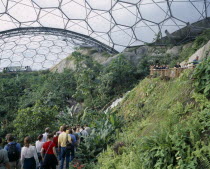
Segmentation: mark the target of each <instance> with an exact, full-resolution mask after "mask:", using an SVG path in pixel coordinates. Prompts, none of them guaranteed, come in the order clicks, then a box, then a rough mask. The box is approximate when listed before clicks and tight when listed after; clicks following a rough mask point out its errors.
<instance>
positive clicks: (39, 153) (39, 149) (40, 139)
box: [36, 134, 44, 166]
mask: <svg viewBox="0 0 210 169" xmlns="http://www.w3.org/2000/svg"><path fill="white" fill-rule="evenodd" d="M37 139H38V140H37V141H36V151H37V155H38V159H39V163H40V164H39V165H40V166H41V164H42V156H41V149H42V146H43V144H44V142H42V139H43V135H42V134H40V135H39V136H38V138H37Z"/></svg>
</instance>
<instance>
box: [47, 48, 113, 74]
mask: <svg viewBox="0 0 210 169" xmlns="http://www.w3.org/2000/svg"><path fill="white" fill-rule="evenodd" d="M78 52H80V53H82V54H83V55H89V56H92V58H93V60H94V61H97V62H98V63H100V64H103V63H104V62H106V61H107V60H108V59H109V57H112V56H113V55H110V54H108V53H106V52H99V51H97V50H96V49H94V48H83V49H78ZM64 69H72V70H74V69H75V63H74V60H72V59H71V55H70V56H68V57H67V58H66V59H64V60H62V61H61V62H60V63H58V64H57V65H55V66H54V67H52V68H51V69H50V71H52V72H58V73H61V72H63V71H64Z"/></svg>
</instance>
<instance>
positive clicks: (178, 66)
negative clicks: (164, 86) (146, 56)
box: [150, 56, 199, 70]
mask: <svg viewBox="0 0 210 169" xmlns="http://www.w3.org/2000/svg"><path fill="white" fill-rule="evenodd" d="M197 64H199V56H196V58H195V59H194V60H193V61H192V62H190V63H184V64H183V65H182V66H181V65H180V63H179V62H177V63H176V65H175V66H174V68H177V69H178V68H189V67H193V68H194V67H195V66H196V65H197ZM169 68H170V67H169V65H150V70H151V69H169Z"/></svg>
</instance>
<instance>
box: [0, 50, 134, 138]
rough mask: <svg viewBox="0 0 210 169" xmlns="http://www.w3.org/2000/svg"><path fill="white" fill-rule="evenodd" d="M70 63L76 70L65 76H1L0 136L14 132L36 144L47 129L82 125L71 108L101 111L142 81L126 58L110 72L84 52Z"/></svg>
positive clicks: (42, 74) (8, 74) (111, 66)
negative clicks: (37, 138)
mask: <svg viewBox="0 0 210 169" xmlns="http://www.w3.org/2000/svg"><path fill="white" fill-rule="evenodd" d="M71 59H73V60H74V61H75V65H76V67H75V70H65V71H64V72H63V73H51V72H48V71H43V72H31V73H1V74H0V78H1V81H0V102H1V105H0V114H1V117H0V118H1V122H2V125H1V130H0V136H4V135H5V134H6V133H8V132H12V131H13V130H14V132H15V134H16V135H17V138H18V140H19V141H22V140H23V137H24V136H26V135H30V136H31V137H32V138H34V139H35V138H36V137H37V135H38V134H39V133H42V132H43V129H44V128H45V127H46V126H50V127H51V129H52V130H55V129H56V130H57V128H58V126H60V125H61V124H64V123H66V122H68V123H69V124H77V123H80V122H81V118H80V117H81V116H82V115H83V114H82V113H83V112H82V111H81V112H78V113H79V114H77V115H73V116H72V114H71V109H70V107H71V106H72V105H75V104H76V103H78V104H79V103H80V104H81V105H82V106H83V108H86V110H87V109H88V111H91V112H92V111H99V110H100V109H101V108H103V107H104V106H105V105H106V104H108V103H109V102H111V101H112V100H113V99H114V98H115V97H117V96H119V95H121V94H122V93H124V92H125V91H127V90H129V89H131V88H132V87H133V86H134V84H135V83H136V82H137V80H138V79H137V78H136V73H135V70H136V69H135V68H134V66H132V64H131V63H130V62H129V61H127V60H126V59H125V58H124V57H123V56H120V57H119V58H117V59H116V60H113V62H112V63H111V64H110V65H109V66H107V67H104V66H102V65H100V64H98V63H97V62H95V61H93V60H92V58H91V57H90V56H86V55H82V54H81V53H79V52H74V53H73V54H72V56H71ZM104 118H105V117H104ZM98 119H101V120H102V121H106V120H104V119H103V118H102V117H98ZM105 119H106V118H105ZM91 121H92V119H91V120H90V121H86V122H88V123H89V122H91ZM32 129H33V130H32Z"/></svg>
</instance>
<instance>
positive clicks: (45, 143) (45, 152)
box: [0, 125, 91, 169]
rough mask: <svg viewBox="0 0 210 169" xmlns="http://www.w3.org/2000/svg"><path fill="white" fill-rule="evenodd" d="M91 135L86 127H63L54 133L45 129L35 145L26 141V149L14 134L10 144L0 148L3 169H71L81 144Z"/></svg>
mask: <svg viewBox="0 0 210 169" xmlns="http://www.w3.org/2000/svg"><path fill="white" fill-rule="evenodd" d="M90 132H91V129H90V127H88V126H87V125H85V126H80V125H77V126H73V127H70V126H67V125H63V126H61V127H60V129H59V131H55V132H51V131H50V128H46V129H45V133H43V134H40V135H39V136H38V138H37V141H36V142H35V144H34V145H33V144H32V139H31V138H30V137H29V136H27V137H25V138H24V146H23V147H21V144H20V143H17V142H15V138H14V136H13V135H12V134H7V135H6V141H7V144H6V145H5V146H4V148H2V147H0V169H56V166H58V165H59V168H60V169H63V168H65V169H68V168H69V163H70V162H71V161H73V159H74V158H75V152H76V151H77V148H78V146H79V144H80V143H81V142H82V141H83V139H84V137H87V136H88V135H89V134H90ZM0 144H2V139H1V138H0ZM64 165H65V166H64Z"/></svg>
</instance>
